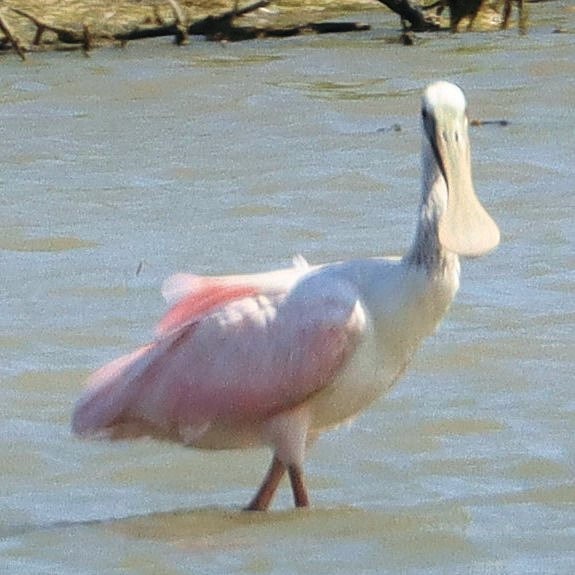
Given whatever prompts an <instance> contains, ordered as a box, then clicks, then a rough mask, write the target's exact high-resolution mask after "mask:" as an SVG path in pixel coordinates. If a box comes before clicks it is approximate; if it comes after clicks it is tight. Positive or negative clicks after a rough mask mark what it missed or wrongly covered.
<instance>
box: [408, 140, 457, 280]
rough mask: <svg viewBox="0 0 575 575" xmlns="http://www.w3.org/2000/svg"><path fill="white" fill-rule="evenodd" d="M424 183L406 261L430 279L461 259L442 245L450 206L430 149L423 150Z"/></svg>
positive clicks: (441, 177) (445, 186)
mask: <svg viewBox="0 0 575 575" xmlns="http://www.w3.org/2000/svg"><path fill="white" fill-rule="evenodd" d="M422 161H423V174H424V176H423V181H422V194H421V196H422V197H421V203H420V205H419V213H418V221H417V228H416V231H415V237H414V240H413V243H412V245H411V248H410V250H409V252H408V253H407V254H406V256H405V258H404V259H405V261H406V262H407V263H409V264H410V265H413V266H418V267H419V266H420V267H422V268H424V269H426V270H427V272H428V274H429V275H435V274H436V273H441V271H442V270H444V269H445V267H446V266H449V267H456V266H458V261H459V258H458V256H457V255H456V254H454V253H452V252H449V251H447V250H446V249H445V248H444V247H443V246H442V245H441V242H440V241H439V232H438V225H439V220H440V218H441V215H442V214H443V213H444V211H445V209H446V206H447V193H448V192H447V183H446V181H445V179H444V177H443V175H442V173H441V170H440V168H439V166H438V164H437V161H436V160H435V158H434V156H433V153H432V151H431V150H430V149H429V146H426V145H424V148H423V157H422Z"/></svg>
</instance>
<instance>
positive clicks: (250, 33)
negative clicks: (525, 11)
mask: <svg viewBox="0 0 575 575" xmlns="http://www.w3.org/2000/svg"><path fill="white" fill-rule="evenodd" d="M397 1H398V0H275V1H274V2H271V1H270V0H239V1H238V0H4V1H3V2H2V3H1V4H0V49H4V50H7V51H8V50H10V51H11V50H16V51H17V52H18V53H19V54H20V56H21V57H22V58H25V54H26V52H28V51H31V50H45V49H61V48H70V47H75V48H78V47H82V48H83V49H84V50H85V51H88V50H90V49H92V48H93V47H94V46H95V45H100V44H103V43H110V42H126V41H130V40H135V39H141V38H145V37H151V36H159V35H162V36H170V35H173V36H174V38H175V41H176V42H178V43H185V42H186V41H187V37H188V34H203V35H205V36H206V37H208V38H211V39H216V40H241V39H246V38H253V37H258V36H287V35H292V34H298V33H302V32H316V33H318V32H338V31H343V32H346V31H351V30H355V29H358V28H357V27H355V26H354V24H353V23H349V22H348V23H344V24H342V26H341V27H340V28H339V29H338V28H334V27H333V26H332V25H331V24H329V25H326V24H323V25H322V24H316V23H318V22H320V21H327V20H329V19H333V18H335V17H338V16H341V15H343V14H346V13H347V14H349V13H350V12H353V11H357V10H367V9H373V10H380V9H382V8H383V7H384V6H383V4H387V5H388V6H391V7H393V4H394V3H397ZM405 1H406V0H404V2H405ZM512 2H517V3H518V2H522V0H440V2H435V3H434V2H433V0H426V2H425V4H428V5H429V4H430V3H431V4H435V5H440V9H439V12H441V10H442V8H441V5H443V7H446V6H448V5H449V7H450V8H451V12H452V13H453V12H454V10H455V8H456V6H457V5H458V4H460V5H463V6H465V8H466V9H467V7H468V6H470V5H471V4H473V5H475V4H477V7H476V12H477V10H479V9H480V7H481V9H485V15H487V17H488V18H490V17H491V15H492V13H497V10H498V7H499V6H501V5H503V4H504V3H505V4H511V3H512ZM412 4H413V5H416V6H417V5H418V2H416V1H413V2H412ZM238 11H239V12H240V13H241V12H242V11H244V13H243V14H241V15H240V16H238V15H237V12H238ZM445 13H446V14H449V10H446V11H445ZM464 16H465V14H464ZM472 16H473V21H475V20H476V18H475V14H473V15H472ZM347 19H348V18H347ZM483 20H485V18H483ZM436 21H439V20H436ZM443 21H444V23H445V15H444V16H443ZM477 21H478V22H480V21H481V18H480V19H479V20H477ZM462 22H463V24H465V20H463V21H462ZM447 24H448V25H449V22H447ZM452 24H453V23H452ZM359 29H361V28H359Z"/></svg>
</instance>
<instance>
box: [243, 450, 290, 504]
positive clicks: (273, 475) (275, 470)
mask: <svg viewBox="0 0 575 575" xmlns="http://www.w3.org/2000/svg"><path fill="white" fill-rule="evenodd" d="M285 472H286V466H285V465H284V464H283V463H282V462H281V461H280V460H279V459H278V458H277V457H275V456H274V458H273V460H272V464H271V465H270V468H269V471H268V473H267V475H266V477H265V479H264V481H263V483H262V484H261V486H260V488H259V489H258V492H257V493H256V494H255V496H254V498H253V499H252V500H251V501H250V504H249V505H248V506H247V507H246V508H245V510H246V511H265V510H266V509H267V508H268V507H269V506H270V503H271V501H272V499H273V496H274V495H275V492H276V491H277V488H278V485H279V484H280V481H281V480H282V477H283V476H284V473H285ZM290 477H291V472H290Z"/></svg>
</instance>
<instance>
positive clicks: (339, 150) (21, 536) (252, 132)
mask: <svg viewBox="0 0 575 575" xmlns="http://www.w3.org/2000/svg"><path fill="white" fill-rule="evenodd" d="M550 14H552V16H550ZM531 15H532V20H533V21H534V24H535V25H534V28H533V29H532V30H531V33H530V34H529V35H528V36H527V37H519V36H517V35H516V33H515V32H508V33H494V34H467V35H457V36H451V35H428V36H421V37H420V38H421V39H420V43H419V44H418V45H417V46H415V47H413V48H409V49H407V48H404V47H401V46H399V45H395V44H390V43H389V42H388V41H387V40H388V39H389V37H390V35H391V34H392V30H393V29H394V27H395V26H396V22H395V19H393V18H392V17H388V16H386V15H385V14H381V15H380V14H379V13H369V14H367V15H359V16H358V18H360V19H364V16H365V19H369V20H371V21H372V22H373V23H374V24H375V28H374V30H372V31H371V32H369V33H362V34H352V35H344V36H337V35H336V36H324V37H311V36H310V37H302V38H293V39H289V40H281V41H277V40H276V41H262V42H250V43H245V44H237V45H226V46H222V45H218V44H212V43H205V42H202V41H195V42H193V43H192V44H191V45H190V46H189V47H186V48H181V49H176V48H174V47H173V46H172V45H171V44H170V43H169V41H167V40H166V41H160V42H148V43H142V44H138V45H136V44H133V45H129V46H128V47H127V48H125V49H109V50H108V49H106V50H100V51H96V52H94V53H93V55H92V56H91V57H90V58H84V57H82V56H81V55H80V54H79V53H60V54H35V55H33V56H32V57H31V58H30V59H29V61H28V62H27V63H26V64H20V63H19V62H18V61H17V59H16V58H13V59H11V58H10V57H6V56H4V57H3V58H2V78H1V80H0V122H1V124H0V125H1V126H2V128H1V133H2V141H3V153H2V155H1V157H0V185H1V189H2V200H3V201H2V204H1V208H0V209H1V220H0V221H1V225H2V230H1V233H0V265H1V268H2V272H3V273H2V277H3V279H2V282H1V283H0V295H1V297H0V353H1V357H2V361H1V362H0V378H1V385H0V402H1V404H2V405H3V409H2V412H1V416H0V427H1V430H2V433H1V435H0V461H2V471H1V475H2V481H1V482H0V508H1V510H2V512H1V513H0V567H2V572H6V573H16V574H26V575H30V574H33V573H59V574H68V573H69V574H74V575H78V574H92V573H94V574H95V573H99V574H100V573H122V574H136V573H137V574H145V573H154V574H156V573H166V574H172V573H174V574H175V573H190V572H193V573H222V572H228V573H246V574H252V573H253V574H255V573H274V574H281V573H286V574H287V573H290V574H291V573H318V574H321V573H329V574H333V573H348V572H349V573H364V572H365V573H367V572H374V573H422V574H423V573H425V574H428V573H431V574H435V573H437V574H458V573H466V574H467V573H482V574H485V573H487V574H492V573H493V574H503V573H505V574H507V573H518V574H519V573H521V574H526V573H533V574H535V573H565V574H568V573H572V572H573V569H574V568H575V529H574V525H575V481H574V480H573V471H574V460H575V459H574V456H575V447H574V445H575V444H574V442H573V437H574V435H575V390H574V388H573V375H572V371H573V365H574V361H573V340H574V337H573V335H574V333H573V320H574V317H575V308H574V306H573V292H574V289H573V274H574V271H573V268H574V258H573V246H574V243H575V238H574V232H573V217H574V212H575V210H574V200H573V197H574V194H573V192H574V191H575V190H574V184H573V182H574V181H575V179H574V176H575V168H574V167H573V150H575V117H574V114H573V111H572V107H573V102H574V101H575V80H573V78H575V60H574V59H573V53H574V47H575V37H574V36H573V34H572V33H571V34H552V30H553V28H554V27H556V26H560V27H564V28H566V29H568V30H571V31H573V30H574V29H575V13H574V12H573V11H572V10H570V9H569V6H568V3H567V2H564V3H561V2H553V3H550V4H547V5H546V6H545V7H543V6H539V5H533V6H532V7H531ZM437 78H445V79H449V80H452V81H455V82H457V83H459V84H460V85H461V86H462V87H463V88H464V89H465V91H466V93H467V96H468V100H469V103H470V116H471V117H472V118H478V119H483V120H499V119H505V120H508V121H509V122H510V123H509V125H508V126H507V127H498V126H493V125H485V126H482V127H478V128H473V129H472V133H471V138H472V145H473V157H474V175H475V182H476V188H477V189H478V192H479V195H480V196H481V198H482V199H483V201H484V203H485V204H486V205H487V206H488V207H489V209H490V211H491V213H492V214H493V215H494V217H495V219H496V220H497V221H498V223H499V225H500V227H501V230H502V232H503V238H502V240H503V241H502V244H501V246H500V248H499V249H498V250H497V251H496V252H494V253H493V254H491V255H490V256H489V257H487V258H485V259H481V260H478V261H470V262H464V265H463V277H462V288H461V291H460V293H459V295H458V298H457V300H456V303H455V304H454V306H453V309H452V310H451V313H450V315H449V316H448V318H447V319H446V321H445V322H444V323H443V325H442V327H441V329H440V331H439V333H438V334H437V335H436V336H435V337H434V338H432V339H431V340H429V341H428V342H426V344H425V345H424V347H423V349H422V350H421V352H420V353H419V355H418V356H417V359H416V361H415V362H414V364H413V365H412V369H411V370H410V371H409V373H408V374H407V376H406V377H405V378H404V380H403V381H402V382H401V383H400V384H399V385H398V386H397V387H396V388H395V389H394V390H393V391H392V392H391V393H390V394H389V395H388V396H387V397H385V398H383V399H381V400H380V401H378V403H377V404H376V405H375V406H374V407H373V408H372V409H370V410H369V411H368V412H366V413H365V414H364V415H362V417H360V418H359V419H358V420H357V421H356V422H355V423H354V424H353V425H352V426H351V427H349V428H343V429H340V430H338V431H335V432H332V433H330V434H327V435H325V436H324V437H323V438H322V439H321V440H320V441H319V442H318V443H317V445H316V446H315V447H314V448H313V450H312V453H311V454H310V457H309V460H308V464H307V473H308V476H309V482H310V488H311V495H312V498H313V501H314V508H313V509H311V510H310V511H309V512H294V511H292V510H291V509H290V505H291V502H290V497H289V493H288V490H287V489H286V488H284V489H283V490H282V493H281V494H280V497H279V498H278V501H277V502H276V505H275V511H273V512H271V513H268V514H261V515H260V514H257V515H253V514H244V513H241V512H239V506H240V505H242V504H244V503H245V502H247V501H248V500H249V498H250V496H251V495H252V493H253V491H254V490H255V488H256V486H257V484H258V483H259V481H260V480H261V477H262V475H263V473H264V470H265V468H266V467H267V464H268V457H269V455H268V454H267V453H265V452H258V451H255V452H249V453H217V454H213V453H201V452H195V451H191V450H184V449H182V448H179V447H178V446H166V445H161V444H156V443H153V442H138V443H136V444H115V445H110V444H106V443H85V442H81V441H78V440H76V439H74V438H72V437H71V436H70V433H69V416H70V411H71V406H72V404H73V402H74V400H75V399H76V397H77V396H78V394H79V392H80V390H81V387H82V383H83V380H84V379H85V377H86V376H87V374H88V373H89V372H90V371H91V370H92V369H94V368H95V367H97V366H99V365H101V364H103V363H104V362H106V361H108V360H110V359H112V358H114V357H116V356H117V355H119V354H121V353H125V352H127V351H129V350H130V349H132V348H134V347H135V346H137V345H139V344H141V343H143V342H145V341H146V340H147V339H148V337H149V336H150V334H151V330H152V326H153V325H154V323H155V322H156V320H157V319H158V317H159V316H160V314H161V313H162V311H163V309H164V304H163V302H162V300H161V297H160V296H159V286H160V284H161V281H162V279H163V278H164V277H166V276H167V275H169V274H170V273H173V272H175V271H194V272H198V273H222V272H232V271H241V270H244V271H256V270H263V269H272V268H275V267H279V266H282V265H288V264H289V263H290V259H291V257H292V255H294V254H297V253H302V254H304V255H305V256H306V258H308V259H309V260H310V261H311V262H321V261H329V260H331V259H340V258H349V257H361V256H369V255H376V254H381V253H385V254H388V253H389V254H397V253H401V252H402V251H403V250H404V249H405V247H406V246H407V245H408V244H409V241H410V237H411V233H412V231H413V228H414V217H415V209H416V203H417V200H418V193H419V192H418V187H419V184H418V178H419V159H418V153H419V141H420V132H419V120H418V108H419V97H420V93H421V90H422V88H423V87H424V86H425V84H427V83H428V82H430V81H432V80H434V79H437Z"/></svg>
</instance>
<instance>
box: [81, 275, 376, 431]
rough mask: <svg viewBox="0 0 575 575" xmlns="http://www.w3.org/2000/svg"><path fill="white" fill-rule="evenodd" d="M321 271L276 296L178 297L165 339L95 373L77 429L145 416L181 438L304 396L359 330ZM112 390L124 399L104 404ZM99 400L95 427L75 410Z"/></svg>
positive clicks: (349, 349)
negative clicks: (99, 413)
mask: <svg viewBox="0 0 575 575" xmlns="http://www.w3.org/2000/svg"><path fill="white" fill-rule="evenodd" d="M320 276H321V274H312V277H311V278H308V277H306V278H304V279H303V280H302V281H300V282H299V283H297V284H296V285H295V287H293V289H290V290H288V291H287V292H286V293H283V294H279V293H274V294H273V295H269V294H266V293H251V292H250V293H245V294H244V292H243V291H242V286H241V285H237V286H235V288H234V287H233V286H227V287H226V289H225V290H224V291H221V290H220V289H219V288H218V289H217V290H216V291H215V292H214V293H212V294H209V293H207V292H205V293H204V292H202V290H199V291H198V292H197V293H196V294H195V296H196V299H194V293H192V294H190V295H188V296H185V297H184V298H183V299H181V300H180V304H176V308H177V307H178V306H181V307H180V309H179V311H178V312H177V313H175V312H174V311H173V310H171V311H170V312H168V315H167V317H168V318H170V317H172V318H176V319H174V320H173V321H172V320H169V321H167V320H165V319H164V320H163V322H164V323H162V322H161V324H160V326H162V325H167V326H169V329H165V330H162V329H161V330H160V333H165V334H167V335H165V337H164V338H160V339H159V340H158V341H156V342H155V343H154V344H151V346H150V347H149V348H142V350H139V351H138V352H135V354H133V355H132V356H128V357H127V358H125V360H117V362H119V363H117V365H118V366H119V368H120V369H119V370H114V369H108V370H106V368H103V370H104V371H101V374H100V376H98V374H96V378H95V380H93V381H92V384H91V387H90V388H89V390H88V391H87V397H88V398H87V399H85V400H84V401H83V402H82V399H81V400H80V403H79V406H78V408H77V414H78V415H77V416H76V418H75V421H76V422H77V425H75V429H76V430H77V431H79V432H80V433H82V432H94V431H96V430H98V429H101V428H102V427H109V426H116V425H129V424H130V423H131V422H142V432H146V433H150V432H151V433H152V434H156V435H171V436H178V435H179V437H180V438H181V439H182V440H184V437H185V435H186V434H187V433H188V432H189V430H190V429H195V430H205V429H207V428H209V426H210V425H212V424H214V423H216V424H219V425H231V426H239V427H241V426H245V425H250V424H253V423H256V422H258V421H263V420H265V419H266V418H268V417H271V416H272V415H274V414H276V413H279V412H281V411H284V410H287V409H290V408H292V407H294V406H296V405H298V404H300V403H301V402H304V401H305V400H306V399H307V398H308V397H310V396H311V395H313V394H314V393H317V392H318V391H320V390H321V389H323V388H325V387H326V386H328V385H329V384H330V383H331V382H332V381H333V379H334V378H335V377H336V375H337V374H338V372H339V370H341V369H342V367H343V366H344V365H345V363H346V362H347V360H348V359H349V357H350V356H351V354H352V353H353V351H354V350H355V349H356V346H357V344H358V342H359V341H360V339H361V335H362V333H363V330H364V329H365V316H364V314H363V310H362V307H361V305H360V303H359V301H358V298H357V294H356V293H355V290H354V289H353V288H352V287H351V286H349V285H348V284H346V283H344V282H341V281H339V282H338V281H335V282H334V281H329V282H326V281H325V280H324V279H322V278H321V277H320ZM206 285H207V284H206ZM244 287H245V286H244ZM206 289H207V288H206ZM251 289H254V288H253V286H251ZM189 298H191V299H189ZM226 298H227V299H226ZM207 302H209V305H208V303H207ZM216 302H217V303H216ZM176 308H175V309H176ZM190 318H193V321H190ZM178 326H180V327H179V328H178ZM113 365H114V364H112V366H113ZM114 388H122V389H123V392H122V393H118V392H114V391H113V390H114ZM90 396H91V397H92V399H91V400H90V399H89V398H90ZM98 396H100V398H99V399H96V398H97V397H98ZM110 397H115V398H118V400H119V401H120V403H122V405H121V406H115V408H114V409H113V410H110V408H109V404H110V400H109V398H110ZM98 403H100V404H101V405H105V406H106V407H105V409H104V410H103V411H104V412H106V414H105V416H103V417H102V418H101V420H100V424H101V425H98V422H97V421H95V419H97V418H94V417H91V418H89V417H87V416H84V415H82V411H83V409H84V408H83V406H86V405H90V404H91V410H92V412H97V411H98V408H97V405H98ZM86 411H88V410H86ZM110 415H112V416H113V417H110ZM88 420H90V425H88V426H86V425H83V421H88ZM144 428H145V429H144ZM150 430H151V431H150Z"/></svg>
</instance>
